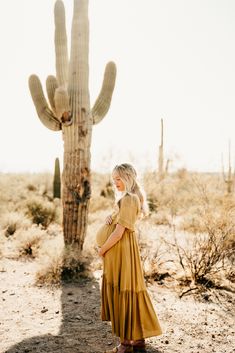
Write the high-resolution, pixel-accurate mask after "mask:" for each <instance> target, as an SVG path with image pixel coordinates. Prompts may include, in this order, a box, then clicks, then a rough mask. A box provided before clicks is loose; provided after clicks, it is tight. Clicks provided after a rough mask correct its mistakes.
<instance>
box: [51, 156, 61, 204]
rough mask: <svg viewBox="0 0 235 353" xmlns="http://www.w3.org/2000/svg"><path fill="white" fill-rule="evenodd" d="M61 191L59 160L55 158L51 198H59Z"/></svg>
mask: <svg viewBox="0 0 235 353" xmlns="http://www.w3.org/2000/svg"><path fill="white" fill-rule="evenodd" d="M60 191H61V181H60V160H59V158H56V160H55V170H54V179H53V198H54V199H55V198H58V199H60Z"/></svg>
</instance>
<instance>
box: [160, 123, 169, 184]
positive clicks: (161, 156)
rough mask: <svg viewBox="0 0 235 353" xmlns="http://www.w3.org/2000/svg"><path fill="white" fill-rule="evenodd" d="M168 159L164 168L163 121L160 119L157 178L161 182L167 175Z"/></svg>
mask: <svg viewBox="0 0 235 353" xmlns="http://www.w3.org/2000/svg"><path fill="white" fill-rule="evenodd" d="M169 163H170V159H167V161H166V166H165V167H164V150H163V119H161V144H160V146H159V148H158V178H159V180H162V179H163V178H164V177H165V175H166V174H167V173H168V169H169Z"/></svg>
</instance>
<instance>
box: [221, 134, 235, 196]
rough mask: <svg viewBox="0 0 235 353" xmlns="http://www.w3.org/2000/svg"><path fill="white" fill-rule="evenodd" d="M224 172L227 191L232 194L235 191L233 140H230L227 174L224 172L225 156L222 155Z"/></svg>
mask: <svg viewBox="0 0 235 353" xmlns="http://www.w3.org/2000/svg"><path fill="white" fill-rule="evenodd" d="M222 172H223V178H224V181H225V183H226V185H227V193H228V194H231V193H232V191H233V184H234V176H233V175H232V167H231V142H230V141H229V142H228V173H227V176H226V174H225V172H224V164H223V156H222Z"/></svg>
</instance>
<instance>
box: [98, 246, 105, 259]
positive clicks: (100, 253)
mask: <svg viewBox="0 0 235 353" xmlns="http://www.w3.org/2000/svg"><path fill="white" fill-rule="evenodd" d="M104 254H105V253H104V251H103V250H102V247H101V248H98V255H99V256H100V257H103V256H104Z"/></svg>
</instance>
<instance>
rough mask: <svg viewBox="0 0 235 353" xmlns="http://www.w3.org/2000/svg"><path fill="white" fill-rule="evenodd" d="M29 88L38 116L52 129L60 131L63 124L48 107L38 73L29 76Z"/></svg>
mask: <svg viewBox="0 0 235 353" xmlns="http://www.w3.org/2000/svg"><path fill="white" fill-rule="evenodd" d="M29 89H30V93H31V96H32V99H33V102H34V105H35V108H36V110H37V113H38V117H39V119H40V120H41V122H42V123H43V124H44V125H45V126H46V127H47V128H48V129H50V130H53V131H59V130H61V124H60V122H59V121H58V120H57V118H56V117H55V116H54V115H53V112H52V111H51V109H50V108H49V107H48V104H47V101H46V99H45V96H44V93H43V90H42V85H41V82H40V80H39V78H38V77H37V76H36V75H31V76H30V78H29Z"/></svg>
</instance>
